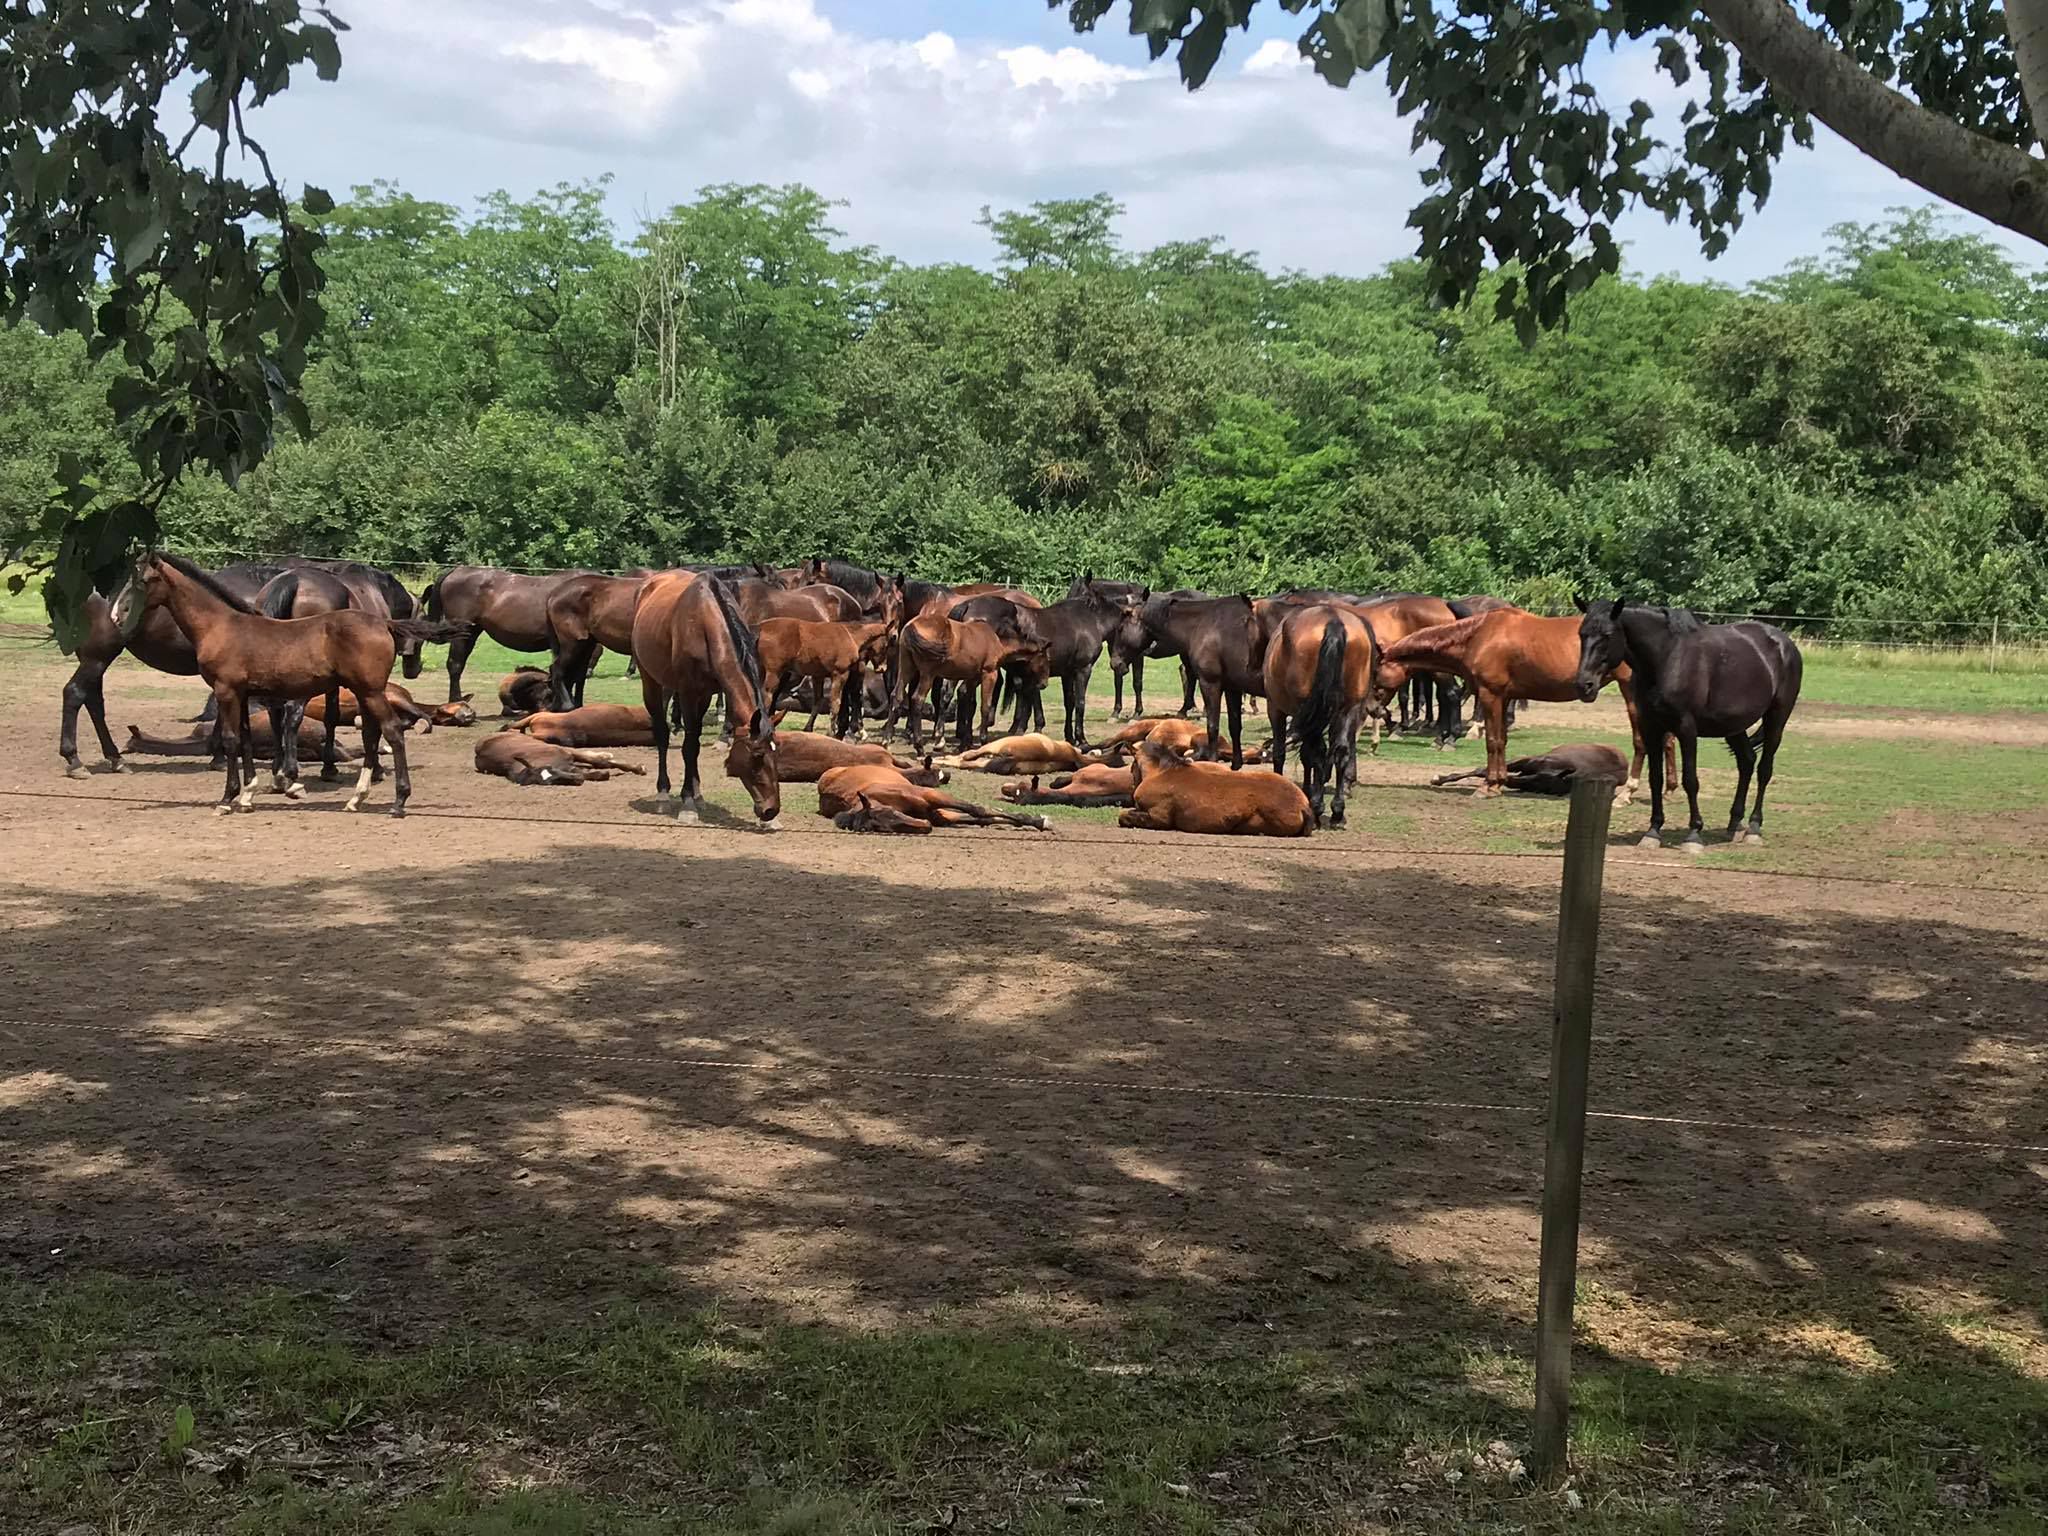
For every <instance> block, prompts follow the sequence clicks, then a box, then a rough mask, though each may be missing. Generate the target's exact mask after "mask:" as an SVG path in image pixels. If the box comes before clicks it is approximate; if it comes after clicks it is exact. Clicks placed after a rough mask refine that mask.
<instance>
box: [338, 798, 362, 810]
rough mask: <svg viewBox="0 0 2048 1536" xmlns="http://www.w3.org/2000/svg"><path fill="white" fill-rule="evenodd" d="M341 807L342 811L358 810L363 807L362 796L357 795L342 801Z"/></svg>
mask: <svg viewBox="0 0 2048 1536" xmlns="http://www.w3.org/2000/svg"><path fill="white" fill-rule="evenodd" d="M341 808H342V809H343V810H344V811H360V810H361V809H362V808H363V797H362V796H361V795H357V796H355V797H354V798H353V799H351V800H348V801H345V802H343V804H342V807H341Z"/></svg>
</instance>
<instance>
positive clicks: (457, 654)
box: [447, 624, 483, 704]
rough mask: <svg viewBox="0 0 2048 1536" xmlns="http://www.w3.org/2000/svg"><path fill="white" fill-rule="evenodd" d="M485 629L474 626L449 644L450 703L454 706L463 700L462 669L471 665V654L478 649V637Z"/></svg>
mask: <svg viewBox="0 0 2048 1536" xmlns="http://www.w3.org/2000/svg"><path fill="white" fill-rule="evenodd" d="M482 633H483V627H482V626H481V625H478V624H472V625H470V626H469V627H468V628H467V629H465V630H463V632H462V633H461V634H459V635H457V636H456V637H455V638H454V639H453V640H450V641H449V642H448V662H447V666H448V702H449V703H450V704H454V703H456V702H458V701H459V700H460V699H461V698H462V669H463V668H464V667H466V666H468V665H469V653H470V652H471V651H473V650H475V649H476V642H477V637H478V636H479V635H481V634H482Z"/></svg>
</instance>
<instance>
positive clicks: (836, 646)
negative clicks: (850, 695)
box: [760, 619, 889, 735]
mask: <svg viewBox="0 0 2048 1536" xmlns="http://www.w3.org/2000/svg"><path fill="white" fill-rule="evenodd" d="M760 643H761V676H762V678H763V679H764V680H765V681H766V682H767V684H768V696H769V697H770V698H774V697H776V696H777V695H778V694H780V693H781V692H782V690H783V689H784V688H787V687H788V686H789V685H790V684H791V683H792V682H794V681H795V680H796V679H797V678H800V677H801V678H811V679H814V680H815V681H816V682H817V683H818V684H819V685H820V690H821V691H822V690H823V688H824V687H825V686H826V685H829V686H830V689H831V703H830V705H829V706H828V708H827V711H826V718H827V719H829V720H830V721H831V722H832V726H833V734H834V735H841V734H843V731H842V730H841V726H842V724H843V722H842V721H841V720H840V714H841V710H842V707H843V703H844V700H845V697H846V685H847V682H848V680H849V679H851V678H853V677H855V676H857V675H858V674H859V673H860V671H861V669H862V668H864V667H879V666H881V665H883V664H884V663H885V662H887V661H888V659H889V624H888V621H887V620H885V619H876V620H875V621H874V622H873V623H870V624H845V623H839V622H832V623H822V624H820V623H813V622H811V621H809V620H807V619H769V620H768V621H767V622H766V623H764V624H763V625H762V626H761V635H760ZM817 724H818V711H817V710H816V709H815V708H813V709H812V711H811V718H810V722H809V723H808V724H807V725H805V726H804V729H805V730H806V731H809V730H814V729H816V727H817Z"/></svg>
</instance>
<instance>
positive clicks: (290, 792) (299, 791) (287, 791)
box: [284, 782, 306, 800]
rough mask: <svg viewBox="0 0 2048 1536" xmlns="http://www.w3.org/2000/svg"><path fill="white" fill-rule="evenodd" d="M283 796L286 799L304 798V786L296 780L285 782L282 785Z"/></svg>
mask: <svg viewBox="0 0 2048 1536" xmlns="http://www.w3.org/2000/svg"><path fill="white" fill-rule="evenodd" d="M284 797H285V799H287V800H303V799H305V798H306V786H305V785H303V784H300V783H297V782H293V783H290V784H287V785H285V787H284Z"/></svg>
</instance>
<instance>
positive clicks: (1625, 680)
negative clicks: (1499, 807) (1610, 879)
mask: <svg viewBox="0 0 2048 1536" xmlns="http://www.w3.org/2000/svg"><path fill="white" fill-rule="evenodd" d="M1380 655H1381V658H1382V665H1381V668H1380V678H1381V680H1382V682H1385V681H1387V680H1390V679H1391V678H1392V677H1393V676H1394V675H1396V673H1397V672H1398V670H1399V669H1404V668H1405V669H1407V670H1410V671H1415V670H1420V671H1426V672H1455V673H1456V674H1457V675H1458V676H1460V677H1462V678H1464V679H1465V681H1466V682H1468V683H1470V684H1471V685H1472V691H1473V693H1474V695H1475V700H1476V703H1477V706H1478V711H1479V716H1480V718H1481V720H1483V721H1484V722H1485V725H1486V783H1485V784H1484V785H1483V786H1481V788H1480V789H1479V790H1478V793H1479V794H1482V795H1498V794H1504V793H1505V792H1506V790H1507V777H1508V770H1507V757H1508V753H1507V747H1508V726H1507V707H1508V702H1509V701H1510V700H1512V699H1533V700H1536V701H1537V702H1539V703H1545V704H1565V703H1570V702H1571V701H1573V700H1575V699H1578V698H1579V697H1580V691H1579V621H1578V620H1577V619H1576V618H1568V619H1548V618H1544V617H1542V616H1541V615H1539V614H1534V613H1528V612H1525V611H1524V610H1522V609H1520V608H1503V609H1497V610H1495V611H1494V612H1491V613H1481V614H1476V615H1474V616H1473V617H1472V618H1469V619H1454V620H1452V622H1450V623H1449V624H1439V625H1436V626H1435V627H1434V628H1431V629H1422V630H1417V631H1416V632H1415V633H1414V634H1412V635H1409V636H1408V637H1407V638H1406V639H1404V640H1397V641H1394V642H1392V643H1391V644H1389V645H1388V646H1387V647H1386V649H1385V650H1383V651H1382V652H1381V653H1380ZM1602 682H1603V683H1604V682H1613V683H1614V684H1616V685H1617V686H1618V687H1619V688H1620V689H1621V702H1622V704H1623V706H1624V707H1625V708H1626V709H1627V710H1628V728H1629V734H1630V736H1631V737H1632V738H1633V740H1634V743H1635V757H1634V761H1633V762H1632V763H1631V764H1630V766H1629V776H1628V785H1627V787H1626V788H1625V789H1624V790H1623V792H1622V799H1623V801H1624V803H1626V801H1627V800H1628V799H1629V798H1630V797H1631V796H1633V794H1634V793H1635V788H1636V784H1637V783H1638V781H1640V780H1641V778H1642V774H1643V734H1642V729H1641V727H1640V725H1639V724H1638V723H1637V719H1636V698H1635V688H1634V685H1633V682H1632V680H1631V677H1630V673H1629V669H1628V666H1627V665H1626V663H1624V664H1621V665H1618V666H1616V667H1614V668H1613V669H1612V670H1610V671H1609V672H1607V673H1606V674H1605V675H1604V677H1603V678H1602ZM1596 691H1597V690H1596ZM1671 745H1673V744H1671V743H1667V746H1671ZM1677 777H1678V769H1677V753H1676V752H1675V751H1671V752H1668V753H1667V763H1666V781H1667V782H1673V781H1675V780H1676V779H1677Z"/></svg>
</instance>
